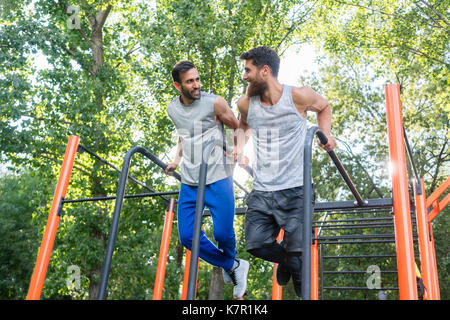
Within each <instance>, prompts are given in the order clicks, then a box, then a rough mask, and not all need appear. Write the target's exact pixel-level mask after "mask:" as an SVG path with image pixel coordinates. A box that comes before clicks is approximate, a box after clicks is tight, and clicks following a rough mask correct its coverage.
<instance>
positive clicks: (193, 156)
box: [167, 92, 233, 186]
mask: <svg viewBox="0 0 450 320" xmlns="http://www.w3.org/2000/svg"><path fill="white" fill-rule="evenodd" d="M215 98H216V95H213V94H209V93H206V92H201V93H200V99H198V100H194V102H193V103H191V104H189V105H185V104H183V103H181V101H180V97H177V98H175V99H174V100H173V101H172V102H170V103H169V105H168V106H167V114H168V115H169V117H170V119H171V120H172V121H173V123H174V124H175V128H176V130H177V133H178V136H179V137H180V139H181V148H182V153H183V157H182V161H181V165H180V172H181V182H182V183H184V184H188V185H193V186H196V185H198V178H199V174H200V164H201V162H202V152H203V148H204V146H205V145H206V143H207V142H208V141H210V140H213V139H217V140H222V139H223V134H222V127H221V125H220V124H219V123H217V121H216V120H215V116H214V100H215ZM228 162H229V161H228ZM207 163H208V171H207V175H206V184H211V183H213V182H216V181H218V180H221V179H224V178H227V177H229V176H231V175H232V172H233V171H232V166H233V165H232V164H226V159H225V157H224V153H223V149H222V148H221V147H215V148H213V150H212V152H211V155H210V156H209V158H208V161H207ZM226 166H227V168H228V169H226Z"/></svg>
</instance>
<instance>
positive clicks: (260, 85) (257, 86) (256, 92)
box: [247, 76, 267, 97]
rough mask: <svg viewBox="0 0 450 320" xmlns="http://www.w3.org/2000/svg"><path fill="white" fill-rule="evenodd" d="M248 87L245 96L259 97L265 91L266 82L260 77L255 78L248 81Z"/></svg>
mask: <svg viewBox="0 0 450 320" xmlns="http://www.w3.org/2000/svg"><path fill="white" fill-rule="evenodd" d="M249 82H250V84H249V86H248V88H247V95H248V96H249V97H254V96H261V95H262V94H263V93H264V91H266V89H267V82H266V81H265V80H263V79H262V78H261V77H259V76H257V77H255V79H253V80H250V79H249Z"/></svg>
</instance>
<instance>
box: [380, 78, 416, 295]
mask: <svg viewBox="0 0 450 320" xmlns="http://www.w3.org/2000/svg"><path fill="white" fill-rule="evenodd" d="M385 93H386V109H387V112H386V120H387V127H388V135H389V154H390V159H391V165H392V191H393V200H394V217H395V219H394V220H395V245H396V251H397V269H398V287H399V295H400V299H401V300H417V299H418V297H417V281H416V276H415V265H414V247H413V237H412V225H411V215H410V205H409V196H408V195H409V194H408V181H407V173H406V158H405V145H404V138H403V125H402V117H401V102H400V89H399V86H398V85H397V84H388V85H387V86H386V87H385Z"/></svg>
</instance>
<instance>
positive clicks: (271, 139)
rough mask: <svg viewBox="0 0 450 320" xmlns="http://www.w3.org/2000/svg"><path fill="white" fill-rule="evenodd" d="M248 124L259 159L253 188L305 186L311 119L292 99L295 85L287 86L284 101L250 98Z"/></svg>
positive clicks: (284, 88)
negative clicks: (305, 150)
mask: <svg viewBox="0 0 450 320" xmlns="http://www.w3.org/2000/svg"><path fill="white" fill-rule="evenodd" d="M247 123H248V124H249V126H250V128H251V130H252V137H253V147H254V154H255V159H254V161H255V162H254V163H253V178H254V181H253V189H255V190H260V191H276V190H282V189H288V188H293V187H298V186H303V145H304V142H305V136H306V129H307V120H306V118H304V117H302V116H301V115H300V113H299V112H298V110H297V109H296V107H295V105H294V101H293V100H292V87H290V86H287V85H283V93H282V95H281V98H280V101H278V102H277V103H276V104H275V105H273V106H270V107H265V106H263V105H261V100H260V97H259V96H254V97H251V98H250V104H249V108H248V114H247Z"/></svg>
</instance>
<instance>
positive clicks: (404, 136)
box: [403, 126, 422, 194]
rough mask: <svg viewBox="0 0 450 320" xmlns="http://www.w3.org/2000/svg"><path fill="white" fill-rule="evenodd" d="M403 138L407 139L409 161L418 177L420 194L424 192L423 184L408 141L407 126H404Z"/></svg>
mask: <svg viewBox="0 0 450 320" xmlns="http://www.w3.org/2000/svg"><path fill="white" fill-rule="evenodd" d="M403 140H405V145H406V150H407V153H408V158H409V162H410V163H411V166H412V168H413V171H414V175H415V177H416V185H417V190H418V191H420V193H419V194H422V187H421V185H420V183H419V182H420V178H419V174H418V173H417V168H416V164H415V162H414V157H413V153H412V151H411V147H410V145H409V142H408V137H407V135H406V130H405V126H403Z"/></svg>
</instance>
